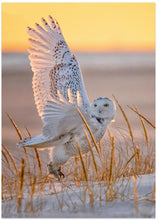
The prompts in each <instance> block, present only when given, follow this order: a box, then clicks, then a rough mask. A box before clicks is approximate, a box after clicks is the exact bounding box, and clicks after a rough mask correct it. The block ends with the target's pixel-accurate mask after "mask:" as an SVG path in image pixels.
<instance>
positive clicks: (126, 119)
mask: <svg viewBox="0 0 157 220" xmlns="http://www.w3.org/2000/svg"><path fill="white" fill-rule="evenodd" d="M112 96H113V98H114V100H115V101H116V103H117V104H118V106H119V108H120V110H121V112H122V114H123V116H124V119H125V121H126V123H127V126H128V129H129V133H130V137H131V140H132V144H133V146H135V144H134V137H133V133H132V130H131V126H130V123H129V121H128V118H127V116H126V114H125V112H124V110H123V109H122V106H121V105H120V103H119V102H118V100H117V99H116V97H115V96H114V95H112Z"/></svg>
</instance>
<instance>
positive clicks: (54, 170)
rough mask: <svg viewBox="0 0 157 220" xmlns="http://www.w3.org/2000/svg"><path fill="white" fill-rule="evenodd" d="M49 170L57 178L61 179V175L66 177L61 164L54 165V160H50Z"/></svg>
mask: <svg viewBox="0 0 157 220" xmlns="http://www.w3.org/2000/svg"><path fill="white" fill-rule="evenodd" d="M47 167H48V170H49V173H50V174H53V175H54V176H55V177H56V178H58V180H60V179H61V177H63V178H64V177H65V175H64V173H62V171H61V166H59V167H56V166H54V165H53V162H50V163H49V164H47Z"/></svg>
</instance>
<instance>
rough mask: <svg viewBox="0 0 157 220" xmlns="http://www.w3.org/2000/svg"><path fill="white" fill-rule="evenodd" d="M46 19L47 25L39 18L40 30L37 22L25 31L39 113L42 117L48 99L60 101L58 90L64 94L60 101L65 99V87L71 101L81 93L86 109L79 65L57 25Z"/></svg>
mask: <svg viewBox="0 0 157 220" xmlns="http://www.w3.org/2000/svg"><path fill="white" fill-rule="evenodd" d="M48 19H49V23H47V22H46V20H45V19H44V18H42V24H43V27H41V26H40V25H39V24H37V23H36V24H35V29H33V28H30V27H28V28H27V32H28V34H29V35H30V37H31V38H30V39H29V42H30V44H31V48H30V49H29V50H28V51H29V53H30V55H29V59H30V61H31V67H32V70H33V72H34V76H33V91H34V99H35V103H36V106H37V110H38V113H39V115H40V116H41V117H42V115H43V110H44V109H45V105H46V103H47V100H49V97H50V96H52V97H54V98H58V97H59V98H61V97H60V96H59V94H57V91H58V90H60V91H61V93H62V94H63V96H62V98H61V100H62V101H63V97H65V99H66V100H68V88H71V91H72V93H73V95H74V98H73V97H72V95H70V98H71V99H72V101H74V100H76V99H77V91H79V92H80V95H81V97H82V102H83V107H84V109H85V110H87V108H88V106H89V101H88V97H87V95H86V91H85V88H84V84H83V80H82V76H81V72H80V68H79V65H78V63H77V61H76V58H75V57H74V56H73V55H72V54H71V51H70V50H69V48H68V45H67V44H66V42H65V40H64V37H63V35H62V33H61V29H60V27H59V24H58V22H57V21H56V20H54V19H53V18H52V17H51V16H49V17H48Z"/></svg>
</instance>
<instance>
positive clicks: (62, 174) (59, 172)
mask: <svg viewBox="0 0 157 220" xmlns="http://www.w3.org/2000/svg"><path fill="white" fill-rule="evenodd" d="M58 174H59V177H60V178H61V177H62V176H63V178H65V175H64V173H62V171H61V167H59V168H58Z"/></svg>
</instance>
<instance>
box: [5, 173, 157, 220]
mask: <svg viewBox="0 0 157 220" xmlns="http://www.w3.org/2000/svg"><path fill="white" fill-rule="evenodd" d="M154 183H155V175H154V174H149V175H143V176H138V178H137V182H136V186H137V188H136V187H135V182H134V181H133V180H132V179H131V180H130V181H129V184H128V181H127V180H126V181H124V182H123V186H122V185H121V181H119V183H118V184H116V186H117V187H118V186H120V185H121V186H120V187H121V189H125V191H124V195H123V196H122V191H120V190H119V192H118V194H117V197H116V198H115V199H114V200H112V201H106V190H107V187H106V186H105V185H104V184H103V183H102V182H101V187H100V185H99V184H98V183H94V184H93V183H89V186H90V188H91V190H92V192H93V198H94V200H93V203H91V201H90V198H89V196H88V190H85V189H87V188H86V187H85V186H83V185H82V186H79V187H78V186H76V185H74V183H72V182H71V183H67V182H65V183H64V182H63V183H60V182H55V183H54V187H52V188H51V189H49V185H46V186H45V189H44V190H43V191H42V194H41V193H40V194H39V193H38V194H35V195H34V197H33V200H32V203H31V202H30V201H31V200H30V195H28V193H27V192H25V193H24V197H23V199H22V203H21V207H19V208H17V200H16V199H12V200H10V201H5V202H3V203H2V217H7V218H8V217H12V218H13V217H14V218H17V217H21V218H24V217H25V218H26V217H32V218H39V217H49V218H50V217H51V218H65V217H66V218H68V217H69V218H72V217H73V218H83V217H84V218H88V217H90V218H132V217H140V218H154V217H155V203H154V201H152V200H151V199H152V192H153V188H154ZM125 186H126V187H125ZM100 188H101V201H100ZM134 190H137V193H135V192H134ZM54 191H56V193H55V192H54ZM135 195H136V196H138V199H137V200H136V198H135Z"/></svg>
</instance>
